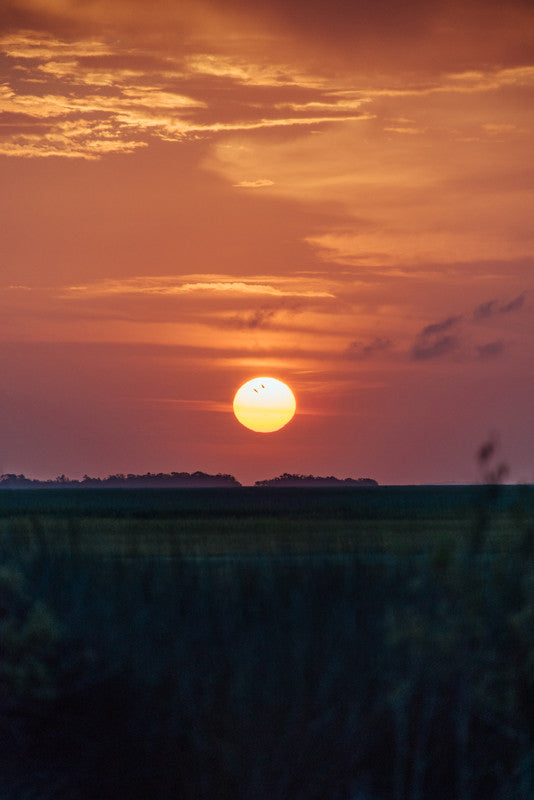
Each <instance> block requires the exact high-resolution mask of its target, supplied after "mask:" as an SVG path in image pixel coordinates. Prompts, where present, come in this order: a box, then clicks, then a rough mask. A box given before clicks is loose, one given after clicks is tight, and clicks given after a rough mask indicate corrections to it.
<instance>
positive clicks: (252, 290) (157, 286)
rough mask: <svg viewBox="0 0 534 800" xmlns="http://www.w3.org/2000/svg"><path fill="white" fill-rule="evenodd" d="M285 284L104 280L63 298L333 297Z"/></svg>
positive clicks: (71, 289)
mask: <svg viewBox="0 0 534 800" xmlns="http://www.w3.org/2000/svg"><path fill="white" fill-rule="evenodd" d="M293 284H294V285H293V286H290V285H289V281H288V280H287V279H282V280H281V281H280V285H278V286H276V285H274V284H272V283H263V282H262V281H261V280H254V279H247V280H235V279H223V280H201V279H199V280H185V281H184V280H183V279H180V278H177V277H169V276H164V277H136V278H128V279H125V280H104V281H100V282H97V283H92V284H80V285H74V286H68V287H66V288H65V289H64V290H63V295H62V296H63V297H71V298H74V297H79V298H81V297H103V296H109V295H134V294H136V295H141V294H142V295H167V296H168V295H183V294H191V293H196V292H203V293H210V294H230V295H231V294H234V295H265V296H272V297H306V298H333V297H335V295H333V294H332V293H331V292H327V291H324V290H320V289H312V288H309V289H305V288H299V287H301V286H302V281H298V282H297V281H295V282H293Z"/></svg>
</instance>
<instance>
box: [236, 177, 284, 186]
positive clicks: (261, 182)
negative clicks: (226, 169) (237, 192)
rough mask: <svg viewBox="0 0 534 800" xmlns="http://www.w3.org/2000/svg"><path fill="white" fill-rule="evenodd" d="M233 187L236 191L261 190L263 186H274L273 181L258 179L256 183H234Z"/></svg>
mask: <svg viewBox="0 0 534 800" xmlns="http://www.w3.org/2000/svg"><path fill="white" fill-rule="evenodd" d="M234 186H235V187H236V188H237V189H262V188H263V187H264V186H274V181H270V180H268V179H266V178H259V179H258V180H256V181H240V182H239V183H234Z"/></svg>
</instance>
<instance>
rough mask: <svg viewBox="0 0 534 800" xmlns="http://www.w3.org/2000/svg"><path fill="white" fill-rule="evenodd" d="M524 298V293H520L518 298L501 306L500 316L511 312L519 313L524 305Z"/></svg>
mask: <svg viewBox="0 0 534 800" xmlns="http://www.w3.org/2000/svg"><path fill="white" fill-rule="evenodd" d="M525 298H526V292H522V293H521V294H520V295H519V296H518V297H515V298H514V299H513V300H510V302H509V303H506V304H505V305H504V306H501V307H500V308H499V312H500V313H501V314H509V313H510V312H511V311H519V309H521V308H523V306H524V304H525Z"/></svg>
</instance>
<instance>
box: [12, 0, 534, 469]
mask: <svg viewBox="0 0 534 800" xmlns="http://www.w3.org/2000/svg"><path fill="white" fill-rule="evenodd" d="M533 42H534V6H533V5H532V2H531V0H524V1H521V0H517V1H516V2H511V1H509V2H506V0H505V2H502V0H500V2H497V1H496V0H477V1H476V2H473V0H465V1H464V2H461V3H460V2H447V0H442V2H432V3H429V2H428V0H426V1H425V2H423V0H406V2H404V3H399V2H396V0H360V2H358V3H354V4H348V3H345V2H340V0H333V1H331V2H329V3H326V2H324V0H308V2H306V3H303V2H302V3H301V2H297V3H291V4H289V3H287V2H286V0H259V2H256V3H250V2H244V0H211V1H209V2H208V1H207V0H206V1H203V0H194V1H191V2H186V1H184V0H180V2H178V0H176V1H175V2H173V1H172V0H152V2H150V3H148V2H143V0H114V2H113V3H111V2H109V0H87V2H84V3H79V2H74V0H7V2H6V0H4V2H3V4H2V11H0V179H1V187H2V189H1V192H0V203H1V209H0V212H1V217H0V218H1V220H2V222H1V225H2V229H1V230H2V232H1V237H0V243H1V245H0V246H1V261H0V304H1V314H0V364H1V366H2V383H1V385H0V434H1V447H0V472H17V473H18V472H24V473H25V474H26V475H28V476H31V477H45V478H47V477H54V476H55V475H56V474H58V473H66V474H68V475H70V477H81V476H82V475H83V474H84V473H88V474H90V475H107V474H110V473H115V472H146V471H149V470H150V471H153V472H158V471H172V470H176V471H194V470H197V469H201V470H204V471H207V472H230V473H232V474H234V475H235V476H236V477H237V478H238V479H239V480H241V481H243V482H244V483H250V482H253V481H254V480H257V479H260V478H266V477H272V476H273V475H277V474H279V473H281V472H301V473H309V472H313V473H315V474H321V475H325V474H328V475H330V474H334V475H337V476H339V477H345V476H348V475H350V476H352V477H361V476H369V477H373V478H375V479H376V480H378V481H379V482H380V483H431V482H449V481H451V482H455V481H459V482H463V481H472V480H477V478H478V475H477V471H476V466H475V463H474V458H473V454H474V452H475V450H476V448H477V446H478V445H479V444H480V443H481V442H482V441H483V440H485V439H486V438H487V436H488V435H489V434H490V433H491V432H496V433H498V434H499V437H500V440H501V443H502V453H501V455H502V457H503V458H505V459H506V460H507V461H508V463H509V465H510V468H511V478H512V479H513V480H518V481H521V480H524V481H529V482H532V481H534V463H533V457H532V454H533V452H534V425H533V417H534V414H533V410H532V407H533V399H534V369H533V366H532V364H533V335H534V324H533V315H532V308H533V302H534V300H533V298H534V291H533V290H534V277H533V268H534V225H533V203H532V199H533V197H532V195H533V192H532V189H533V185H534V167H533V163H534V161H533V149H534V148H533V144H532V142H533V141H534V138H533V130H532V128H533V125H532V122H533V117H534V103H533V96H534V52H533V50H534V48H533V46H532V43H533ZM257 375H273V376H274V377H277V378H280V379H282V380H284V381H286V382H287V383H289V385H290V386H291V387H292V388H293V390H294V392H295V395H296V397H297V406H298V411H297V415H296V417H295V419H294V420H293V421H292V422H291V423H290V424H289V425H288V426H287V427H286V428H284V429H283V430H282V431H280V432H277V433H275V434H263V435H262V434H255V433H252V432H251V431H248V430H246V429H245V428H243V427H241V426H240V425H239V423H237V422H236V420H235V418H234V417H233V414H232V399H233V395H234V393H235V391H236V389H237V388H238V386H239V385H240V384H241V383H243V382H244V381H246V380H248V379H249V378H252V377H254V376H257Z"/></svg>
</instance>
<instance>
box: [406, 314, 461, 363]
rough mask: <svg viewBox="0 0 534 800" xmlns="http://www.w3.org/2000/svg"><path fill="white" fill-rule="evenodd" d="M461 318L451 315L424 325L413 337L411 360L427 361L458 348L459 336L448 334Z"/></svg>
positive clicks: (448, 353) (446, 354)
mask: <svg viewBox="0 0 534 800" xmlns="http://www.w3.org/2000/svg"><path fill="white" fill-rule="evenodd" d="M461 320H462V317H461V316H451V317H447V318H446V319H444V320H442V321H441V322H435V323H432V324H431V325H426V326H425V327H424V328H423V329H422V330H421V331H420V333H418V334H417V336H416V338H415V342H414V344H413V346H412V349H411V352H410V355H411V358H412V360H414V361H427V360H430V359H434V358H442V357H443V356H448V355H450V354H452V353H454V352H455V351H456V350H458V348H459V346H460V340H459V337H458V336H456V335H454V334H450V333H449V331H450V330H451V329H452V328H455V327H456V326H458V324H459V323H460V321H461Z"/></svg>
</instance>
